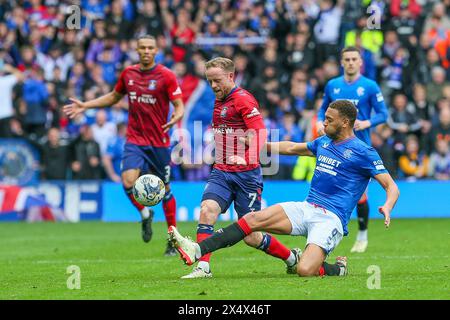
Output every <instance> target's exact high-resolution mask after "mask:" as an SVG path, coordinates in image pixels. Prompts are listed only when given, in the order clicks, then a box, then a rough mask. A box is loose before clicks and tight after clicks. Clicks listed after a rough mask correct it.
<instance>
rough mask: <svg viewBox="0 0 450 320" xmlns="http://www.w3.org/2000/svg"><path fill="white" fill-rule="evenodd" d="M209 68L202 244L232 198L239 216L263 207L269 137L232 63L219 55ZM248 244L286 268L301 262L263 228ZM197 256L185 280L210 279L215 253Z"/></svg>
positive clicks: (199, 232) (199, 238)
mask: <svg viewBox="0 0 450 320" xmlns="http://www.w3.org/2000/svg"><path fill="white" fill-rule="evenodd" d="M205 67H206V72H205V74H206V78H207V80H208V82H209V84H210V85H211V88H212V89H213V91H214V94H215V96H216V100H215V102H214V113H213V119H212V129H213V131H214V142H215V164H214V167H213V169H212V171H211V173H210V176H209V178H208V182H207V185H206V187H205V190H204V192H203V196H202V202H201V209H200V218H199V221H198V227H197V242H200V243H201V242H202V241H204V240H205V239H207V238H208V237H210V236H211V235H212V234H213V233H214V224H215V223H216V221H217V219H218V217H219V214H221V213H224V212H226V211H227V209H228V208H229V207H230V205H231V203H232V202H234V208H235V210H236V212H237V214H238V216H239V218H241V217H242V216H244V215H245V214H247V213H248V212H253V211H258V210H261V193H262V190H263V181H262V171H261V167H260V164H259V152H260V150H261V148H262V147H263V146H264V143H265V140H266V136H267V131H266V128H265V126H264V121H263V118H262V116H261V114H260V112H259V105H258V102H257V101H256V99H255V98H254V97H253V96H252V95H251V94H250V93H249V92H248V91H246V90H244V89H241V88H239V87H237V86H236V84H235V83H234V72H235V66H234V63H233V61H231V60H230V59H226V58H221V57H219V58H215V59H212V60H210V61H208V62H207V63H206V65H205ZM240 139H246V140H240ZM244 242H245V243H246V244H247V245H249V246H251V247H254V248H258V249H260V250H262V251H264V252H266V253H267V254H270V255H272V256H274V257H277V258H279V259H282V260H284V261H285V263H286V265H287V272H288V273H292V272H294V273H295V269H294V270H291V269H290V267H293V266H295V265H296V263H297V257H298V252H297V251H296V249H293V250H292V251H291V250H289V249H288V248H286V247H285V246H283V245H282V244H281V243H280V242H279V241H278V240H277V239H276V238H275V237H272V236H271V235H269V234H263V233H261V232H254V233H249V234H247V235H246V237H245V238H244ZM199 258H200V262H199V263H198V266H197V267H196V268H194V270H193V271H192V272H191V273H190V274H188V275H186V276H183V277H182V278H183V279H189V278H209V277H212V273H211V269H210V264H209V262H210V258H211V254H206V255H204V256H202V257H199Z"/></svg>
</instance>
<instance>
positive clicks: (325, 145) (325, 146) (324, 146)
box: [322, 142, 330, 149]
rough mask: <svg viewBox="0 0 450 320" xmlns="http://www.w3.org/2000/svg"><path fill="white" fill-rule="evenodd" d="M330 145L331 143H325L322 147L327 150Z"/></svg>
mask: <svg viewBox="0 0 450 320" xmlns="http://www.w3.org/2000/svg"><path fill="white" fill-rule="evenodd" d="M329 145H330V144H329V143H327V142H325V143H324V144H323V145H322V148H324V149H326V148H327V147H328V146H329Z"/></svg>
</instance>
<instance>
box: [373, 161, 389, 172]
mask: <svg viewBox="0 0 450 320" xmlns="http://www.w3.org/2000/svg"><path fill="white" fill-rule="evenodd" d="M373 165H374V166H375V169H377V170H386V168H385V167H384V164H383V160H376V161H374V162H373Z"/></svg>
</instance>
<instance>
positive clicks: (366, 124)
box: [317, 47, 388, 253]
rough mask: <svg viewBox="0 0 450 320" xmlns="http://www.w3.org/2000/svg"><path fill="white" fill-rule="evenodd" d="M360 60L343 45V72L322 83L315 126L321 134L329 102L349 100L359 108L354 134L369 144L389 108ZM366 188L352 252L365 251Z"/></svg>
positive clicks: (367, 219) (366, 223)
mask: <svg viewBox="0 0 450 320" xmlns="http://www.w3.org/2000/svg"><path fill="white" fill-rule="evenodd" d="M362 64H363V61H362V59H361V53H360V52H359V50H358V49H357V48H356V47H347V48H344V49H343V50H342V52H341V66H342V67H343V69H344V75H342V76H340V77H337V78H334V79H331V80H330V81H328V83H327V84H326V86H325V90H324V91H325V92H324V96H323V102H322V106H321V108H320V110H319V113H318V115H317V120H318V122H317V130H318V133H319V135H323V134H324V132H323V120H324V119H325V111H326V110H327V108H328V105H329V104H330V103H331V102H333V101H336V100H342V99H345V100H350V101H351V102H353V104H354V105H355V106H356V108H357V109H358V115H357V117H356V121H355V127H354V130H355V135H356V137H358V138H359V139H361V140H362V141H364V142H365V143H367V144H368V145H369V146H370V145H371V140H370V130H371V128H374V127H376V126H377V125H379V124H382V123H384V122H386V120H387V117H388V111H387V108H386V105H385V103H384V98H383V94H382V93H381V90H380V88H379V87H378V85H377V84H376V82H375V81H373V80H371V79H369V78H366V77H364V76H362V75H361V72H360V70H361V67H362ZM367 200H368V199H367V192H364V193H363V195H362V196H361V199H359V201H358V205H357V207H356V212H357V215H358V227H359V232H358V235H357V236H356V242H355V244H354V245H353V247H352V249H351V252H360V253H361V252H364V251H366V249H367V245H368V243H369V242H368V236H367V227H368V224H369V204H368V202H367Z"/></svg>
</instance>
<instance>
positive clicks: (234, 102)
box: [212, 87, 266, 172]
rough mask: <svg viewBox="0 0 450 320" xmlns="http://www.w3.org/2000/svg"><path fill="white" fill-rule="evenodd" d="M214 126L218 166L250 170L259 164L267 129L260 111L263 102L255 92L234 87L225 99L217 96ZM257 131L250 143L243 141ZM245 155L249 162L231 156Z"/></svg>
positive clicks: (228, 168)
mask: <svg viewBox="0 0 450 320" xmlns="http://www.w3.org/2000/svg"><path fill="white" fill-rule="evenodd" d="M212 129H213V132H214V141H215V144H216V150H215V155H216V159H215V164H214V167H215V168H217V169H219V170H222V171H228V172H242V171H249V170H253V169H255V168H258V167H259V151H260V149H261V147H262V146H263V145H264V142H265V139H266V131H265V130H264V131H261V129H265V126H264V121H263V118H262V116H261V114H260V113H259V105H258V102H257V101H256V99H255V98H254V97H253V95H252V94H251V93H249V92H248V91H246V90H244V89H241V88H238V87H236V88H234V89H233V90H232V91H231V92H230V94H228V96H227V97H226V98H225V99H224V100H223V101H219V100H217V99H216V101H215V102H214V113H213V119H212ZM249 130H254V131H253V133H254V134H255V138H254V139H253V142H252V143H250V145H245V144H244V143H242V142H240V141H239V138H240V137H244V136H246V135H247V134H248V133H249ZM231 156H239V157H241V158H244V159H245V161H246V163H247V164H246V165H235V164H231V162H230V157H231Z"/></svg>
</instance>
